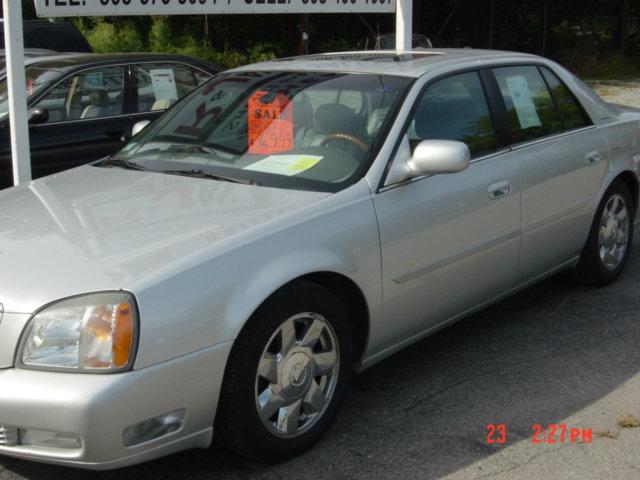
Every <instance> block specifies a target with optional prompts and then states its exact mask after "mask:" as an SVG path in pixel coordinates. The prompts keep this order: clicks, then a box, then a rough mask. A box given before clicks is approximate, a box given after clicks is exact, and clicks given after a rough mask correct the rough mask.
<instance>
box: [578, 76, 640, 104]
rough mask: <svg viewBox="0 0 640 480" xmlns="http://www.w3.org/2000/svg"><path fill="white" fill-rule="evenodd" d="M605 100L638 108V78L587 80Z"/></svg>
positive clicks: (639, 98) (639, 85)
mask: <svg viewBox="0 0 640 480" xmlns="http://www.w3.org/2000/svg"><path fill="white" fill-rule="evenodd" d="M587 83H589V85H590V86H591V87H592V88H593V89H594V90H595V92H596V93H597V94H598V95H600V96H601V97H602V98H603V99H605V100H606V101H607V102H611V103H617V104H620V105H629V106H631V107H637V108H640V80H629V81H617V80H609V81H596V80H594V81H589V82H587Z"/></svg>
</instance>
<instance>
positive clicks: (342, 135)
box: [320, 133, 369, 152]
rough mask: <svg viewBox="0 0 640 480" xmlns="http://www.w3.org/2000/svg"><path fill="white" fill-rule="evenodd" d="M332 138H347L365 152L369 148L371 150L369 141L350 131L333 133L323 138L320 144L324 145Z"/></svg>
mask: <svg viewBox="0 0 640 480" xmlns="http://www.w3.org/2000/svg"><path fill="white" fill-rule="evenodd" d="M331 140H346V141H348V142H351V143H353V144H354V145H355V146H356V147H358V148H359V149H360V150H362V151H363V152H366V151H367V150H369V145H368V144H367V142H365V141H364V140H362V139H361V138H359V137H356V136H355V135H351V134H349V133H331V134H329V135H327V136H326V137H324V138H323V139H322V141H321V142H320V146H321V147H324V146H325V145H326V144H327V143H329V142H330V141H331Z"/></svg>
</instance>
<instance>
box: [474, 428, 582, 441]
mask: <svg viewBox="0 0 640 480" xmlns="http://www.w3.org/2000/svg"><path fill="white" fill-rule="evenodd" d="M531 430H532V432H533V435H532V436H531V442H532V443H535V444H537V445H539V444H548V445H553V444H566V443H568V444H572V443H591V442H593V429H591V428H576V427H568V426H567V425H566V424H564V423H549V424H547V425H541V424H539V423H534V424H533V425H531ZM507 439H508V427H507V424H506V423H489V424H487V425H486V437H485V441H486V443H487V444H490V445H504V444H505V443H507Z"/></svg>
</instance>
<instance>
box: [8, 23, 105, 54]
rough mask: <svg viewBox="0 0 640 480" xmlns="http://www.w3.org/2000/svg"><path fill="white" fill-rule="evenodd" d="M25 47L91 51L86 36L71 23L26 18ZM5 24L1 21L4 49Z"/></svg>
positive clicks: (64, 50)
mask: <svg viewBox="0 0 640 480" xmlns="http://www.w3.org/2000/svg"><path fill="white" fill-rule="evenodd" d="M22 30H23V36H24V48H27V49H36V48H43V49H47V50H54V51H56V52H81V53H91V52H93V50H92V49H91V46H90V45H89V42H87V40H86V39H85V38H84V36H83V35H82V34H81V33H80V32H79V31H78V29H77V28H76V27H74V26H73V25H72V24H70V23H66V22H49V21H47V20H25V21H24V22H23V23H22ZM3 34H4V24H3V23H2V22H1V21H0V50H1V49H4V35H3Z"/></svg>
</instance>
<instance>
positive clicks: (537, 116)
mask: <svg viewBox="0 0 640 480" xmlns="http://www.w3.org/2000/svg"><path fill="white" fill-rule="evenodd" d="M493 72H494V74H495V77H496V80H497V81H498V86H499V87H500V92H501V93H502V98H503V99H504V103H505V106H506V108H507V116H508V120H509V128H510V130H511V140H512V142H513V143H521V142H526V141H528V140H533V139H536V138H540V137H544V136H547V135H551V134H554V133H558V132H561V131H562V130H563V126H562V120H561V118H560V115H559V114H558V111H557V110H556V107H555V104H554V102H553V98H552V97H551V92H549V89H548V88H547V84H546V83H545V81H544V79H543V78H542V75H541V74H540V71H539V70H538V69H537V68H536V67H534V66H518V67H502V68H494V69H493Z"/></svg>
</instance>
